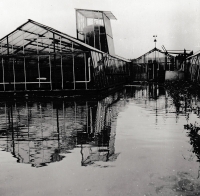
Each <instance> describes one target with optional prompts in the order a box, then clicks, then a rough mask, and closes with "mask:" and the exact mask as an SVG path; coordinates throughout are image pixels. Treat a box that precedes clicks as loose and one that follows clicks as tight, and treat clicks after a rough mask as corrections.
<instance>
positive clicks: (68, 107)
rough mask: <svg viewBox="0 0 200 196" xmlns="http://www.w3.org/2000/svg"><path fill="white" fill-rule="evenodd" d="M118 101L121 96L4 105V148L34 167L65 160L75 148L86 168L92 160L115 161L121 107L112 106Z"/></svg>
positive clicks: (0, 126) (0, 111)
mask: <svg viewBox="0 0 200 196" xmlns="http://www.w3.org/2000/svg"><path fill="white" fill-rule="evenodd" d="M118 100H119V94H115V95H113V96H110V97H107V98H105V99H103V100H101V101H83V102H78V101H77V102H66V101H64V100H62V101H61V100H59V101H51V102H38V101H26V102H25V103H19V102H14V103H13V102H12V103H9V102H7V103H5V102H4V103H3V102H1V103H0V121H1V123H0V148H1V149H3V150H4V151H7V152H10V153H12V155H13V156H14V157H15V158H17V162H19V163H27V164H31V165H32V166H33V167H41V166H46V165H48V163H51V162H56V161H61V160H62V159H63V158H64V157H65V156H68V155H67V154H68V153H70V152H71V150H73V149H74V148H81V155H82V161H81V164H82V165H87V164H88V163H89V162H88V159H90V161H91V162H94V161H108V160H109V159H110V160H111V159H113V157H117V155H116V154H115V147H114V145H115V134H116V131H115V121H116V117H117V114H118V112H119V109H120V108H119V107H114V106H113V105H112V104H114V103H115V102H116V101H118ZM86 146H89V148H88V149H90V152H91V151H92V156H91V155H90V154H88V150H87V149H86V148H85V147H86ZM102 153H103V155H102ZM104 154H106V155H104ZM94 157H95V158H94ZM104 157H106V159H105V158H104ZM110 157H111V158H110ZM91 162H90V164H91Z"/></svg>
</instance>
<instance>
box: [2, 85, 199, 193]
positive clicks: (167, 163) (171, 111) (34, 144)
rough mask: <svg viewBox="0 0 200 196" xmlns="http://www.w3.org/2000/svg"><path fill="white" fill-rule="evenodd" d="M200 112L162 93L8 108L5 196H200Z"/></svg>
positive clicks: (151, 90) (129, 92) (142, 91)
mask: <svg viewBox="0 0 200 196" xmlns="http://www.w3.org/2000/svg"><path fill="white" fill-rule="evenodd" d="M199 107H200V101H199V98H198V97H197V96H192V95H191V97H190V99H188V98H184V97H183V96H181V95H180V97H178V98H177V97H174V95H170V93H169V92H168V91H166V90H165V89H164V88H162V87H158V86H155V85H147V86H128V87H126V88H125V89H123V90H122V91H120V92H117V93H115V94H113V95H110V96H108V97H106V98H105V99H103V100H99V101H96V100H87V101H86V100H82V101H67V100H66V99H57V100H53V99H47V100H29V99H28V98H27V99H26V100H24V101H19V100H14V101H12V102H9V101H1V102H0V195H2V196H10V195H15V196H35V195H37V196H46V195H48V196H55V195H57V196H68V195H69V196H133V195H135V196H139V195H141V196H154V195H158V196H159V195H164V196H165V195H166V196H171V195H173V196H175V195H177V196H181V195H182V196H194V195H200V180H199V175H200V163H199V161H200V149H199V147H200V136H199V135H198V134H197V132H195V131H194V130H197V128H198V124H199V123H200V119H199V111H200V108H199ZM192 130H193V132H192Z"/></svg>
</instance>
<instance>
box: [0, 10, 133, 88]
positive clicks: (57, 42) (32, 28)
mask: <svg viewBox="0 0 200 196" xmlns="http://www.w3.org/2000/svg"><path fill="white" fill-rule="evenodd" d="M76 12H78V10H76ZM85 12H86V11H85ZM88 12H91V13H96V12H94V11H88V10H87V13H88ZM98 12H100V11H98ZM101 13H102V14H104V13H103V12H101ZM78 14H79V13H78ZM90 17H94V14H90V15H89V14H87V17H86V16H85V18H89V19H91V18H90ZM77 20H78V21H79V17H78V18H77ZM92 21H95V20H92ZM101 23H102V25H103V26H105V24H104V23H103V22H101ZM90 25H91V24H90ZM78 29H80V28H79V26H78V27H77V32H79V34H80V31H78ZM105 29H106V28H105ZM93 35H94V36H93V37H94V38H95V30H94V33H93ZM79 36H80V35H79ZM99 37H101V38H102V36H99ZM106 37H108V36H105V37H104V38H106ZM112 41H113V39H112ZM84 42H86V41H84V40H81V39H76V38H74V37H72V36H69V35H67V34H65V33H62V32H60V31H58V30H56V29H53V28H51V27H48V26H45V25H43V24H40V23H38V22H35V21H33V20H30V19H29V20H28V21H27V22H26V23H24V24H23V25H21V26H20V27H18V28H17V29H15V30H14V31H13V32H11V33H10V34H8V35H6V36H5V37H3V38H2V39H0V62H1V65H0V91H6V92H8V91H9V92H22V91H23V92H36V91H58V90H60V91H72V90H73V91H74V90H76V91H77V92H78V90H81V91H83V90H87V91H88V90H103V89H107V88H110V87H115V86H117V85H121V84H123V83H125V82H126V81H127V77H128V64H129V62H130V61H129V60H126V59H124V58H121V57H119V56H116V55H115V54H114V52H113V49H114V45H113V42H112V44H111V46H112V49H109V47H110V44H108V43H109V42H111V41H109V42H107V39H106V40H104V42H102V43H101V44H100V45H98V47H97V45H96V46H93V45H91V44H90V43H89V42H86V43H84ZM99 43H100V40H99ZM89 44H90V45H89ZM93 44H94V42H93ZM105 45H106V46H105ZM100 46H101V47H100ZM103 47H104V50H100V49H101V48H103ZM106 47H107V50H106V49H105V48H106ZM109 50H110V51H111V50H112V52H109ZM111 53H112V54H111Z"/></svg>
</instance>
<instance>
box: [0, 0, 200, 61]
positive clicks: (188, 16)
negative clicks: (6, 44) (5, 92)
mask: <svg viewBox="0 0 200 196" xmlns="http://www.w3.org/2000/svg"><path fill="white" fill-rule="evenodd" d="M0 8H1V14H0V38H1V37H3V36H5V35H6V34H8V33H10V32H11V31H13V30H14V29H16V28H17V27H18V26H20V25H21V24H23V23H25V22H26V21H27V20H28V19H32V20H35V21H37V22H40V23H42V24H44V25H48V26H50V27H53V28H55V29H57V30H59V31H62V32H64V33H67V34H69V35H71V36H74V37H75V36H76V26H75V8H81V9H95V10H103V11H111V12H112V13H113V14H114V15H115V17H116V18H117V20H112V21H111V25H112V29H113V37H114V45H115V51H116V54H117V55H119V56H122V57H125V58H129V59H130V58H131V59H132V58H137V57H139V56H141V55H142V54H144V53H146V52H147V51H149V50H151V49H153V48H154V47H155V44H154V42H153V40H154V39H153V35H157V48H159V49H161V46H162V45H164V46H165V48H166V49H168V50H172V49H173V50H175V49H181V50H182V49H184V48H185V49H188V50H193V51H194V52H196V51H199V50H200V0H0Z"/></svg>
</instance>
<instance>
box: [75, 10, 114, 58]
mask: <svg viewBox="0 0 200 196" xmlns="http://www.w3.org/2000/svg"><path fill="white" fill-rule="evenodd" d="M111 19H114V20H116V18H115V16H114V15H113V14H112V13H111V12H110V11H99V10H85V9H76V31H77V39H79V40H81V41H83V42H84V43H86V44H88V45H90V46H92V47H94V48H97V49H99V50H101V51H103V52H105V53H108V54H110V55H115V48H114V42H113V34H112V28H111V23H110V20H111Z"/></svg>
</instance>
